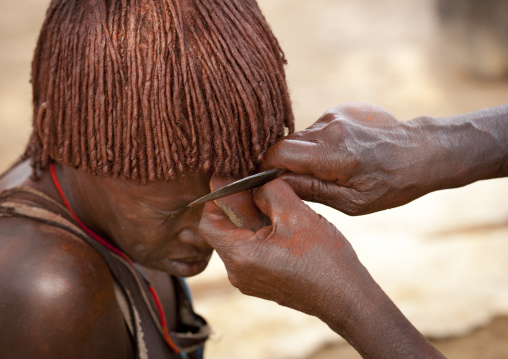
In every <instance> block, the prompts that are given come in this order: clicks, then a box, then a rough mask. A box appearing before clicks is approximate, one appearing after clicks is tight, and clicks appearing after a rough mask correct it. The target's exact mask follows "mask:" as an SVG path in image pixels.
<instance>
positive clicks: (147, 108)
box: [24, 0, 293, 183]
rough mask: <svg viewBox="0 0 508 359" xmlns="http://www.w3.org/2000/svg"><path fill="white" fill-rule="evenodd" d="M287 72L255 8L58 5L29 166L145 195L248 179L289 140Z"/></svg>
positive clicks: (35, 73) (175, 0)
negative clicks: (153, 189) (178, 180)
mask: <svg viewBox="0 0 508 359" xmlns="http://www.w3.org/2000/svg"><path fill="white" fill-rule="evenodd" d="M285 63H286V61H285V58H284V55H283V53H282V50H281V48H280V46H279V44H278V42H277V40H276V38H275V37H274V35H273V34H272V32H271V30H270V28H269V26H268V24H267V23H266V20H265V19H264V17H263V15H262V13H261V11H260V9H259V7H258V6H257V4H256V2H255V1H254V0H53V1H52V2H51V4H50V6H49V9H48V11H47V14H46V20H45V22H44V24H43V26H42V30H41V32H40V35H39V39H38V43H37V47H36V49H35V54H34V58H33V61H32V87H33V108H34V115H33V132H32V135H31V138H30V141H29V143H28V146H27V148H26V151H25V154H24V158H31V160H32V166H33V167H34V173H38V172H40V170H42V169H45V168H47V166H48V164H49V163H50V162H51V161H56V162H58V163H61V164H63V165H67V166H72V167H74V168H80V169H83V170H85V171H87V172H89V173H92V174H95V175H105V176H111V177H115V178H116V177H119V178H125V179H128V180H132V181H136V182H142V183H146V182H147V181H154V180H171V179H174V178H175V177H177V176H180V175H184V174H188V173H197V172H200V171H205V172H206V171H215V172H216V173H218V174H221V175H228V176H245V175H247V174H249V173H251V172H252V171H253V170H254V169H255V167H256V164H257V163H259V162H260V161H261V160H262V158H263V154H264V152H265V150H266V149H267V148H268V147H269V146H271V145H272V144H274V143H275V142H276V140H277V139H278V138H280V137H281V136H283V135H284V133H285V130H286V129H287V130H288V131H289V132H292V131H293V114H292V110H291V104H290V99H289V94H288V89H287V84H286V79H285V74H284V65H285ZM41 106H43V107H41ZM44 106H45V107H44ZM41 108H45V110H44V111H45V113H44V116H43V121H41V122H40V123H39V122H38V120H37V118H38V113H39V111H40V109H41Z"/></svg>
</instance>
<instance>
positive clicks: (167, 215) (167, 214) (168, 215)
mask: <svg viewBox="0 0 508 359" xmlns="http://www.w3.org/2000/svg"><path fill="white" fill-rule="evenodd" d="M143 206H145V207H146V208H148V209H150V210H151V211H152V212H154V213H156V214H158V215H159V217H161V218H164V219H165V220H170V219H174V218H178V217H179V216H181V215H182V214H184V213H185V211H186V210H187V209H188V208H187V207H186V206H183V207H179V208H177V209H172V210H162V209H159V208H155V207H152V206H150V205H148V204H146V203H143Z"/></svg>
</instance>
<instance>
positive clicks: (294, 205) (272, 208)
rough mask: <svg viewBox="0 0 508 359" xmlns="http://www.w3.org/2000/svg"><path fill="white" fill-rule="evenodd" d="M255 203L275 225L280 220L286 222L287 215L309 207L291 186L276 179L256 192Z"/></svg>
mask: <svg viewBox="0 0 508 359" xmlns="http://www.w3.org/2000/svg"><path fill="white" fill-rule="evenodd" d="M254 202H255V203H256V206H257V207H258V208H259V209H260V210H261V212H263V213H264V214H265V215H267V216H268V217H270V219H271V221H272V223H273V224H275V223H276V222H277V220H279V219H282V220H283V222H286V221H287V220H288V218H286V217H287V214H289V213H295V212H297V211H298V208H300V207H302V206H304V207H307V206H306V205H305V204H304V203H303V202H302V200H301V199H300V198H299V197H298V196H297V195H296V193H295V192H294V191H293V189H292V188H291V186H290V185H289V184H288V183H287V182H285V181H283V180H281V179H275V180H273V181H271V182H269V183H267V184H266V185H264V186H263V187H260V188H257V189H256V190H254ZM282 217H284V218H282Z"/></svg>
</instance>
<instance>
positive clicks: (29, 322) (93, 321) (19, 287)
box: [0, 218, 130, 358]
mask: <svg viewBox="0 0 508 359" xmlns="http://www.w3.org/2000/svg"><path fill="white" fill-rule="evenodd" d="M0 268H2V270H1V271H0V322H1V323H2V325H1V326H0V351H1V352H2V353H3V354H2V355H4V354H5V355H6V357H12V358H41V357H51V358H128V357H129V355H128V351H129V349H130V339H129V335H128V332H127V330H126V328H125V324H124V321H123V317H122V314H121V311H120V309H119V307H118V305H117V302H116V298H115V294H114V289H113V279H112V277H111V275H110V273H109V270H108V268H107V266H106V264H105V263H104V261H103V260H102V258H101V257H100V256H99V254H98V253H96V252H95V251H94V250H93V249H92V248H91V247H90V246H89V245H88V244H86V243H85V242H83V241H81V240H80V239H78V238H76V237H74V236H73V235H72V234H70V233H68V232H66V231H64V230H62V229H60V228H56V227H53V226H49V225H46V224H41V223H38V222H35V221H32V220H28V219H22V218H4V219H2V220H0Z"/></svg>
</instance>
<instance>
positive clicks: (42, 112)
mask: <svg viewBox="0 0 508 359" xmlns="http://www.w3.org/2000/svg"><path fill="white" fill-rule="evenodd" d="M46 108H47V105H46V102H43V103H42V104H41V105H40V106H39V111H38V112H37V132H38V133H39V138H40V140H41V141H42V139H43V138H44V120H45V118H46Z"/></svg>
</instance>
